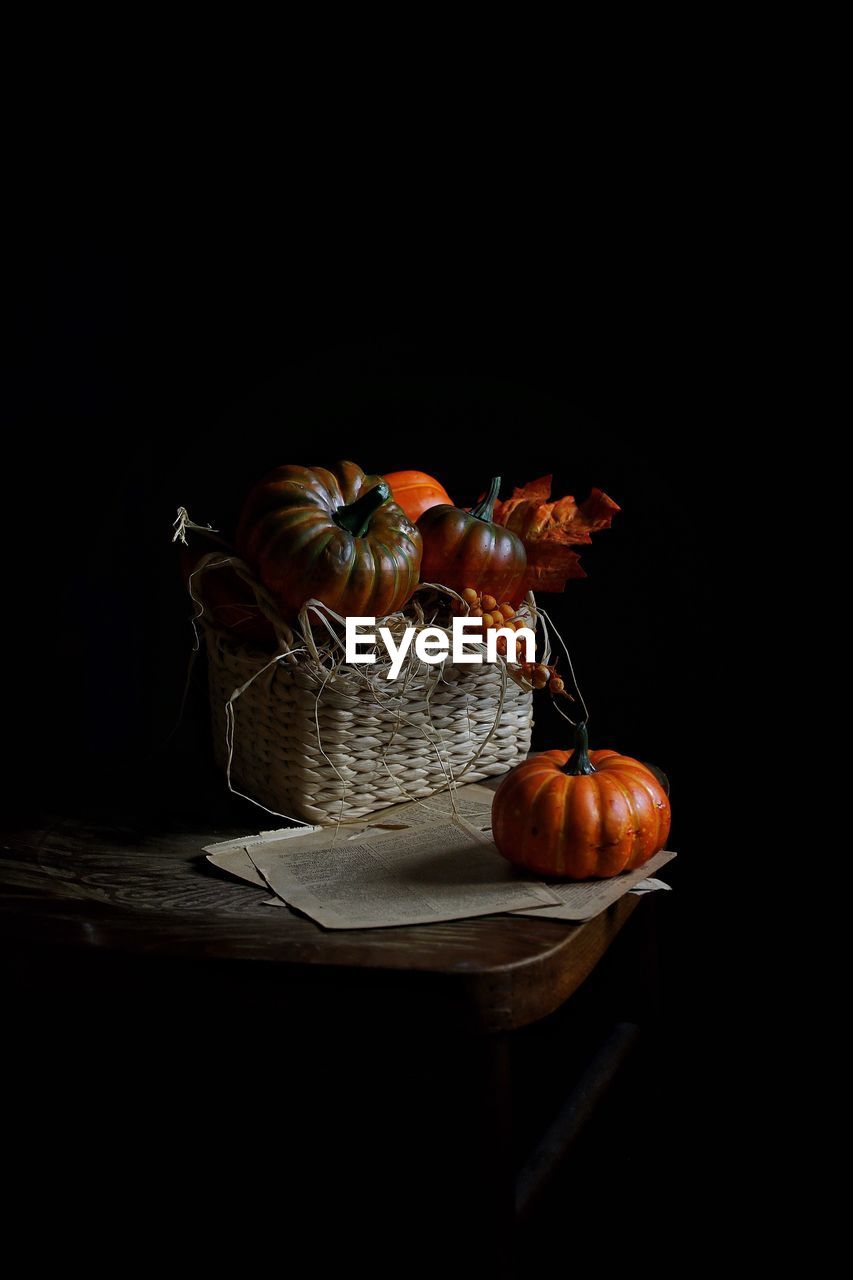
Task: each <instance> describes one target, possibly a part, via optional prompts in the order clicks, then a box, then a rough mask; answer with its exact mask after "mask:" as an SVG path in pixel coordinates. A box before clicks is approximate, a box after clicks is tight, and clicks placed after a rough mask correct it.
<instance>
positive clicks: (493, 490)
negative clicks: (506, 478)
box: [471, 476, 501, 520]
mask: <svg viewBox="0 0 853 1280" xmlns="http://www.w3.org/2000/svg"><path fill="white" fill-rule="evenodd" d="M500 491H501V478H500V476H494V477H493V478H492V480H491V481H490V482H489V492H488V493H487V494H486V496H485V498H484V499H483V501H482V502H478V503H477V505H476V507H472V508H471V515H472V516H476V517H477V519H478V520H491V519H492V517H493V516H494V514H495V502H496V501H497V497H498V494H499V493H500Z"/></svg>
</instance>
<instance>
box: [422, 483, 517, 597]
mask: <svg viewBox="0 0 853 1280" xmlns="http://www.w3.org/2000/svg"><path fill="white" fill-rule="evenodd" d="M500 487H501V478H500V476H495V477H494V479H493V480H492V482H491V484H490V486H489V492H488V493H487V494H486V496H485V498H483V499H482V501H480V502H478V503H477V505H476V506H475V507H472V508H471V510H470V511H463V510H462V508H461V507H454V506H447V505H446V504H442V505H441V506H437V507H430V509H429V511H425V512H424V514H423V515H422V516H421V518H420V519H419V520H418V529H419V531H420V534H421V537H422V538H423V544H424V553H423V560H422V561H421V581H422V582H435V583H440V584H441V585H442V586H444V587H450V588H452V590H454V591H458V592H460V593H461V592H462V591H464V590H465V589H466V587H472V588H477V589H478V590H479V591H484V592H486V593H487V594H488V595H491V596H494V597H495V599H496V600H510V601H514V600H516V598H517V593H518V589H519V587H520V586H521V583H522V581H523V579H524V572H525V569H526V568H527V552H526V551H525V550H524V543H523V542H522V541H521V539H520V538H519V537H517V536H516V535H515V534H514V533H513V532H512V530H511V529H505V528H504V527H503V525H501V524H495V523H494V521H493V519H492V514H493V512H494V507H495V502H496V500H497V496H498V492H499V490H500Z"/></svg>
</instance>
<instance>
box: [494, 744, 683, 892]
mask: <svg viewBox="0 0 853 1280" xmlns="http://www.w3.org/2000/svg"><path fill="white" fill-rule="evenodd" d="M669 824H670V808H669V799H668V798H667V795H666V792H665V791H664V789H663V787H662V786H661V784H660V782H659V781H658V779H657V778H656V777H655V776H654V774H652V773H651V772H650V770H649V769H647V768H646V766H645V765H643V764H640V762H639V760H632V759H631V758H630V757H629V756H621V755H619V754H618V752H616V751H589V750H588V739H587V730H586V725H585V724H580V725H578V727H577V729H576V731H575V749H574V752H568V751H543V752H542V754H541V755H537V756H534V757H533V758H532V759H531V760H525V762H524V763H523V764H520V765H519V766H518V768H516V769H513V770H512V772H511V773H509V774H507V776H506V777H505V778H504V780H503V781H502V782H501V784H500V786H499V787H498V789H497V791H496V793H495V799H494V803H493V806H492V835H493V836H494V841H495V844H496V845H497V847H498V849H499V850H500V852H501V853H502V854H503V856H504V857H505V858H507V859H508V860H509V861H510V862H512V863H514V864H515V865H516V866H518V867H523V868H524V869H525V870H527V871H533V872H535V873H536V874H537V875H541V876H560V877H562V878H564V879H567V880H586V879H589V878H590V877H594V876H598V877H601V878H607V877H610V876H616V875H618V874H619V872H620V871H631V870H633V869H634V868H635V867H641V866H642V865H643V863H644V862H648V860H649V858H651V857H652V856H653V855H654V854H656V853H657V852H658V851H659V850H660V849H662V848H663V847H664V844H665V843H666V838H667V836H668V835H669Z"/></svg>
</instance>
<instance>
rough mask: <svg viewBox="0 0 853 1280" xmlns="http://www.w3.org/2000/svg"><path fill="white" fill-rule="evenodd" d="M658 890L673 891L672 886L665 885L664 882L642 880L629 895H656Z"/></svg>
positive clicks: (630, 890)
mask: <svg viewBox="0 0 853 1280" xmlns="http://www.w3.org/2000/svg"><path fill="white" fill-rule="evenodd" d="M658 889H668V890H670V891H671V890H672V885H671V884H665V883H664V881H663V880H655V879H654V878H652V879H651V880H641V881H640V883H639V884H635V885H634V887H633V889H629V890H628V892H629V893H636V894H637V896H638V897H639V896H640V895H641V894H644V893H656V892H657V890H658Z"/></svg>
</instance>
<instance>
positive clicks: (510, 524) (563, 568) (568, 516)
mask: <svg viewBox="0 0 853 1280" xmlns="http://www.w3.org/2000/svg"><path fill="white" fill-rule="evenodd" d="M551 481H552V477H551V476H541V477H540V478H539V479H538V480H533V481H531V482H530V484H526V485H523V486H522V488H520V489H516V490H515V491H514V493H513V495H512V497H511V498H507V500H506V502H496V503H495V514H494V519H495V521H496V522H497V523H498V524H502V525H505V526H506V528H507V529H512V531H513V533H517V534H518V536H519V537H520V538H521V540H522V542H523V543H524V546H525V549H526V551H527V576H526V578H525V581H524V585H523V590H524V591H530V590H532V591H563V590H564V589H565V586H566V583H567V581H568V580H569V579H570V578H584V577H586V574H585V573H584V571H583V569H582V567H581V563H580V559H579V557H578V554H577V552H576V551H573V550H572V547H576V546H583V545H588V544H589V543H590V542H591V541H592V534H593V533H597V532H598V531H599V530H600V529H609V528H610V524H611V522H612V520H613V517H614V515H615V514H616V512H617V511H618V510H619V507H618V506H617V505H616V503H615V502H614V501H613V499H612V498H608V496H607V494H606V493H602V491H601V490H600V489H593V490H592V492H591V493H590V495H589V497H588V498H587V499H586V500H585V501H584V502H581V503H577V502H575V500H574V498H573V497H571V496H570V495H567V496H566V497H565V498H560V499H558V501H556V502H551V501H549V499H550V496H551Z"/></svg>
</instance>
